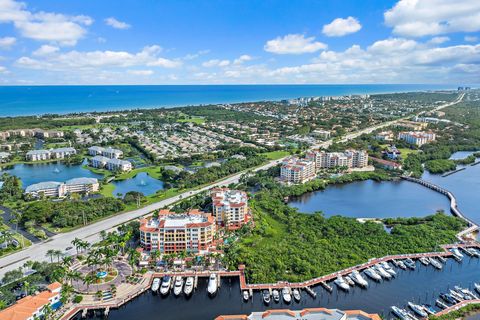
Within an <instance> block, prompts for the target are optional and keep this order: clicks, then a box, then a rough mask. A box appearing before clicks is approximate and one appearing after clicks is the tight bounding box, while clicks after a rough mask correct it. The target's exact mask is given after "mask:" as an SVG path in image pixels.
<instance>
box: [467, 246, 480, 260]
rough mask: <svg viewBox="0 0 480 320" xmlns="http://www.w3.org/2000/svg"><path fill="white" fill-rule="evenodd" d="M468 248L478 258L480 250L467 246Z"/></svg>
mask: <svg viewBox="0 0 480 320" xmlns="http://www.w3.org/2000/svg"><path fill="white" fill-rule="evenodd" d="M468 250H469V251H470V252H471V253H472V255H473V256H474V257H476V258H480V252H478V250H477V249H476V248H468Z"/></svg>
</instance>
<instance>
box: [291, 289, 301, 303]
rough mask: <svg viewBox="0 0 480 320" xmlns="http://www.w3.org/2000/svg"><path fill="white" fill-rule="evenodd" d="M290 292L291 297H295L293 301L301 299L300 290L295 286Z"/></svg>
mask: <svg viewBox="0 0 480 320" xmlns="http://www.w3.org/2000/svg"><path fill="white" fill-rule="evenodd" d="M292 293H293V299H295V301H297V302H299V301H300V299H301V296H300V290H298V289H297V288H295V289H293V291H292Z"/></svg>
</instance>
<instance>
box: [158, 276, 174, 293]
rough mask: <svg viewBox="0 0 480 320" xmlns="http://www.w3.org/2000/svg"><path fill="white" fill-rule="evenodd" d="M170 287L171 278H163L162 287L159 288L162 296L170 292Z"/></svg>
mask: <svg viewBox="0 0 480 320" xmlns="http://www.w3.org/2000/svg"><path fill="white" fill-rule="evenodd" d="M171 285H172V277H170V276H165V277H163V280H162V285H161V286H160V293H161V294H162V295H167V294H168V293H169V292H170V287H171Z"/></svg>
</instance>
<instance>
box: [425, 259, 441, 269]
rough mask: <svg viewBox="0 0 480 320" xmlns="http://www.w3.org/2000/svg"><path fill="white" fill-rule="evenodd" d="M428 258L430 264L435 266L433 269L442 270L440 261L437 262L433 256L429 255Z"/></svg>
mask: <svg viewBox="0 0 480 320" xmlns="http://www.w3.org/2000/svg"><path fill="white" fill-rule="evenodd" d="M428 260H430V264H431V265H432V266H433V267H434V268H435V269H438V270H442V268H443V266H442V264H441V263H440V262H438V260H437V259H435V258H433V257H430V258H428Z"/></svg>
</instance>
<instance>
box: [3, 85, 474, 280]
mask: <svg viewBox="0 0 480 320" xmlns="http://www.w3.org/2000/svg"><path fill="white" fill-rule="evenodd" d="M464 95H465V93H462V94H461V95H460V96H459V97H458V99H457V100H455V101H453V102H450V103H447V104H444V105H441V106H439V107H437V108H435V109H434V110H440V109H443V108H446V107H449V106H452V105H454V104H457V103H458V102H460V101H461V100H462V99H463V97H464ZM410 117H411V116H409V117H405V118H401V119H397V120H394V121H389V122H386V123H382V124H379V125H375V126H372V127H369V128H365V129H362V130H359V131H356V132H353V133H349V134H347V135H346V136H345V137H344V138H343V139H341V140H340V142H344V141H348V140H351V139H354V138H356V137H358V136H360V135H362V134H365V133H370V132H372V131H375V130H378V129H381V128H384V127H387V126H390V125H392V124H395V123H396V122H398V121H401V120H404V119H406V118H410ZM332 143H333V140H328V141H325V142H323V143H321V144H319V145H315V146H312V149H316V148H319V147H323V148H324V147H328V146H329V145H330V144H332ZM283 159H284V158H282V159H278V160H272V161H270V162H268V163H267V164H265V165H263V166H261V167H257V168H255V169H254V170H253V171H258V170H265V169H268V168H270V167H273V166H275V165H277V164H278V163H280V162H281V161H282V160H283ZM242 174H243V173H239V174H236V175H234V176H231V177H229V178H226V179H224V180H221V181H217V182H215V183H212V184H210V185H207V186H205V187H203V188H200V189H197V190H195V191H188V192H185V193H182V194H180V195H177V196H175V197H172V198H169V199H165V200H162V201H159V202H156V203H153V204H150V205H148V206H146V207H143V208H139V209H136V210H133V211H129V212H125V213H121V214H118V215H115V216H112V217H110V218H107V219H104V220H101V221H98V222H96V223H93V224H90V225H88V226H85V227H82V228H79V229H76V230H73V231H70V232H67V233H62V234H57V235H55V236H53V237H51V238H49V239H48V240H46V241H43V242H40V243H35V244H33V245H31V246H30V247H28V248H26V249H24V250H22V251H18V252H15V253H13V254H11V255H8V256H5V257H3V258H0V279H1V278H2V277H3V275H4V274H5V272H7V271H10V270H13V269H16V268H18V267H20V266H22V265H23V264H24V263H25V262H26V261H27V260H36V261H48V258H47V257H46V253H47V251H48V250H50V249H55V250H58V249H60V250H65V249H66V248H67V247H69V246H71V241H72V240H73V239H75V238H79V239H83V240H87V241H89V242H90V243H93V242H96V241H98V240H99V238H100V232H101V231H103V230H110V229H112V228H114V227H116V226H118V225H119V224H122V223H125V222H128V221H130V220H133V219H136V218H139V217H141V216H144V215H146V214H148V213H150V212H152V211H154V210H158V209H160V208H163V207H165V206H168V205H171V204H173V203H174V202H176V201H178V200H181V199H184V198H187V197H190V196H192V195H195V194H197V193H200V192H202V191H205V190H208V189H211V188H212V187H214V186H222V185H229V184H231V183H237V182H238V181H239V179H240V177H241V176H242ZM73 250H74V249H73ZM70 253H72V252H70Z"/></svg>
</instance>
